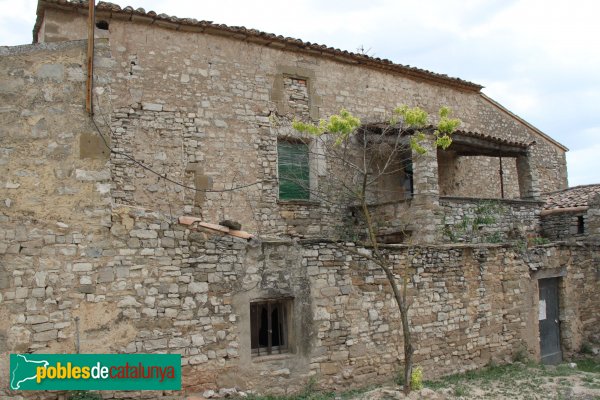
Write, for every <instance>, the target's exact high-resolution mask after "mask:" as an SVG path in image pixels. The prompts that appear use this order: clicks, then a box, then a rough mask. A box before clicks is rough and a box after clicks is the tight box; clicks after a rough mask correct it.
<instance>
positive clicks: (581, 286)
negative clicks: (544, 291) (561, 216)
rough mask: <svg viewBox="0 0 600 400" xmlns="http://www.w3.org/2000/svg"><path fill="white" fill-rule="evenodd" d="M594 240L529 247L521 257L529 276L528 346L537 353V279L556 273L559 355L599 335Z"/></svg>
mask: <svg viewBox="0 0 600 400" xmlns="http://www.w3.org/2000/svg"><path fill="white" fill-rule="evenodd" d="M599 250H600V249H599V248H598V244H597V243H596V244H581V243H579V244H564V243H563V244H556V245H554V244H552V245H545V246H541V247H537V248H534V249H531V250H529V251H528V252H527V253H526V254H525V255H524V259H525V260H526V262H527V264H528V265H529V269H530V271H531V276H532V279H531V281H529V282H528V288H527V296H529V298H530V300H529V301H530V303H531V308H530V315H529V316H528V318H529V321H530V323H529V324H528V325H527V331H528V333H527V334H526V335H525V336H526V338H527V340H528V347H529V348H530V349H533V350H534V355H535V357H537V356H539V341H538V340H539V339H538V338H539V327H538V324H537V319H538V315H537V313H538V305H539V296H538V290H539V289H538V282H537V280H538V279H542V278H547V277H558V278H559V279H560V281H559V293H558V297H559V321H560V337H561V348H562V351H563V357H565V358H568V357H569V356H571V355H573V354H574V353H576V352H578V351H579V350H580V349H581V346H582V345H583V344H585V343H590V342H592V341H595V342H597V341H598V338H599V336H600V332H599V330H598V326H600V325H599V323H600V318H599V314H598V310H599V309H600V299H599V298H598V295H597V293H598V290H600V274H599V273H598V271H599V267H598V266H599V265H600V257H599V255H600V252H599Z"/></svg>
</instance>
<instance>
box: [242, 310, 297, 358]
mask: <svg viewBox="0 0 600 400" xmlns="http://www.w3.org/2000/svg"><path fill="white" fill-rule="evenodd" d="M289 304H290V300H268V301H262V302H256V303H251V304H250V328H251V348H252V354H255V355H266V354H274V353H286V352H287V351H288V346H289V338H288V305H289Z"/></svg>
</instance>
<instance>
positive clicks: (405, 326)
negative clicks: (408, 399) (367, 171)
mask: <svg viewBox="0 0 600 400" xmlns="http://www.w3.org/2000/svg"><path fill="white" fill-rule="evenodd" d="M361 201H362V210H363V214H364V216H365V220H366V223H367V229H368V231H369V239H370V241H371V245H372V246H373V250H374V256H375V260H376V264H377V265H379V267H381V269H383V271H384V272H385V276H386V277H387V280H388V282H389V283H390V286H391V287H392V292H393V293H394V298H395V299H396V303H397V304H398V309H399V310H400V322H401V325H402V335H403V342H404V393H405V394H408V393H410V389H411V387H410V380H411V375H412V367H413V365H412V356H413V352H414V349H413V346H412V338H411V335H410V325H409V323H408V304H406V290H407V289H406V281H405V282H404V285H403V292H402V293H401V292H400V288H398V283H397V282H396V277H395V276H394V273H393V272H392V268H391V267H390V265H389V264H388V260H387V259H386V258H385V257H383V256H382V255H381V253H380V252H379V246H378V244H379V243H378V241H377V236H376V235H375V230H374V228H373V223H372V220H371V214H370V212H369V208H368V206H367V204H366V201H365V198H364V196H363V197H361ZM404 279H406V278H404Z"/></svg>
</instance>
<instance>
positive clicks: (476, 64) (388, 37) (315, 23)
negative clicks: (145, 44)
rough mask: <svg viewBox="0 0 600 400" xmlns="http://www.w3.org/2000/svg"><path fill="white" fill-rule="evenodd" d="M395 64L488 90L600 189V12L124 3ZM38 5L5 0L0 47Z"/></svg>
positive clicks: (120, 0) (529, 0)
mask: <svg viewBox="0 0 600 400" xmlns="http://www.w3.org/2000/svg"><path fill="white" fill-rule="evenodd" d="M113 2H115V3H117V4H119V5H121V6H122V7H124V6H127V5H131V6H133V7H136V8H137V7H143V8H145V9H146V11H149V10H154V11H156V12H158V13H163V12H164V13H166V14H169V15H176V16H179V17H192V18H197V19H204V20H209V21H214V22H217V23H224V24H228V25H243V26H246V27H248V28H256V29H260V30H263V31H267V32H272V33H276V34H281V35H284V36H291V37H297V38H301V39H303V40H305V41H310V42H315V43H321V44H327V45H330V46H333V47H338V48H341V49H344V50H350V51H356V49H357V48H358V47H360V46H362V47H364V48H365V49H371V53H372V54H374V55H375V56H377V57H381V58H388V59H391V60H392V61H394V62H397V63H401V64H409V65H413V66H417V67H420V68H425V69H429V70H432V71H435V72H439V73H444V74H448V75H450V76H456V77H460V78H463V79H466V80H470V81H473V82H476V83H479V84H482V85H484V86H486V88H485V89H484V92H485V93H486V94H487V95H489V96H490V97H492V98H494V99H495V100H497V101H498V102H500V103H502V104H503V105H504V106H506V107H507V108H508V109H510V110H511V111H513V112H515V113H516V114H518V115H519V116H521V117H523V118H524V119H526V120H527V121H529V122H531V123H532V124H534V125H535V126H537V127H538V128H540V129H541V130H543V131H544V132H546V133H547V134H549V135H550V136H552V137H553V138H555V139H556V140H558V141H560V142H561V143H563V144H564V145H566V146H567V147H569V148H570V149H571V151H570V152H569V153H567V160H568V166H569V183H570V185H572V186H574V185H579V184H585V183H598V182H600V140H599V139H600V73H599V72H598V71H600V51H598V48H599V47H600V24H598V23H597V21H596V20H597V16H598V15H600V2H598V1H596V0H578V1H573V2H565V1H559V0H512V1H511V0H463V1H461V2H454V1H447V0H424V1H401V2H400V1H397V0H371V1H369V2H365V1H363V0H335V1H319V0H307V1H301V0H296V1H294V2H283V1H274V0H263V1H241V0H239V1H234V0H220V1H216V2H215V1H210V2H208V1H192V0H189V1H185V0H169V1H161V0H115V1H113ZM36 4H37V1H36V0H19V1H14V0H0V45H14V44H24V43H29V42H31V30H32V28H33V24H34V21H35V7H36Z"/></svg>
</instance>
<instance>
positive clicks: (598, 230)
mask: <svg viewBox="0 0 600 400" xmlns="http://www.w3.org/2000/svg"><path fill="white" fill-rule="evenodd" d="M588 204H589V208H588V212H587V217H588V220H587V221H586V223H587V231H588V233H589V235H590V237H591V238H592V239H593V240H600V196H599V195H596V196H594V198H592V199H590V200H589V203H588Z"/></svg>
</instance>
